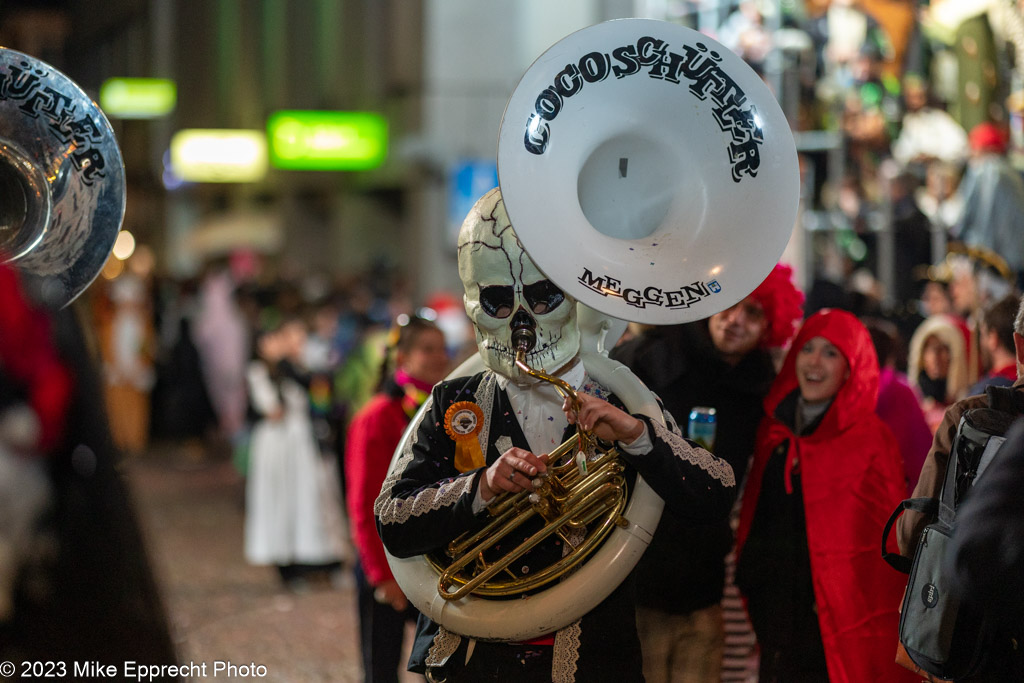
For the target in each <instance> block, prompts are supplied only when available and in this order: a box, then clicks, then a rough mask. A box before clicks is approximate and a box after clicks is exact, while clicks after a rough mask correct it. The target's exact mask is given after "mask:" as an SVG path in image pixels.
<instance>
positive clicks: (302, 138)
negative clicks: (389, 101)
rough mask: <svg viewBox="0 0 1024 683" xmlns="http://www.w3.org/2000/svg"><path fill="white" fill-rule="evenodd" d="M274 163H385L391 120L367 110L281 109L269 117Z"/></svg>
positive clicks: (323, 167)
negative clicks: (389, 121) (388, 120)
mask: <svg viewBox="0 0 1024 683" xmlns="http://www.w3.org/2000/svg"><path fill="white" fill-rule="evenodd" d="M267 137H268V139H269V141H270V163H271V164H272V165H273V166H274V167H275V168H280V169H286V170H294V171H365V170H369V169H371V168H376V167H378V166H380V165H381V164H382V163H384V159H385V158H386V157H387V153H388V122H387V120H386V119H385V118H384V117H383V116H381V115H380V114H375V113H373V112H363V111H279V112H275V113H274V114H272V115H271V116H270V118H269V119H268V120H267Z"/></svg>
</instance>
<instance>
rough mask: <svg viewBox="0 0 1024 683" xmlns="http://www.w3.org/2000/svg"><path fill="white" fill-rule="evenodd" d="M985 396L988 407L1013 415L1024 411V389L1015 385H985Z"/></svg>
mask: <svg viewBox="0 0 1024 683" xmlns="http://www.w3.org/2000/svg"><path fill="white" fill-rule="evenodd" d="M985 398H986V399H987V400H988V407H989V408H992V409H993V410H998V411H1000V412H1003V413H1010V414H1011V415H1019V414H1022V413H1024V391H1019V390H1018V389H1015V388H1014V387H1000V386H994V385H989V386H987V387H985Z"/></svg>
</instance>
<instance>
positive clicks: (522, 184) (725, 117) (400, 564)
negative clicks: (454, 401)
mask: <svg viewBox="0 0 1024 683" xmlns="http://www.w3.org/2000/svg"><path fill="white" fill-rule="evenodd" d="M498 176H499V181H500V186H501V193H502V197H503V199H504V202H505V208H506V210H507V212H508V215H509V218H510V220H511V222H512V225H513V226H514V227H515V230H516V234H517V235H518V236H519V239H520V241H521V242H522V244H523V245H524V248H525V249H526V250H527V251H528V252H529V254H530V257H531V258H532V259H533V260H534V262H535V263H536V264H537V266H538V267H539V268H540V269H541V270H542V271H543V272H544V273H545V274H546V275H547V276H548V277H549V278H550V279H551V280H552V281H553V282H554V283H555V284H557V285H558V286H559V287H561V288H562V289H563V290H565V291H566V292H568V293H569V294H571V295H572V296H573V297H575V298H576V299H577V300H578V301H579V302H580V305H581V315H580V320H581V328H582V327H583V322H584V321H586V320H589V321H590V323H589V328H590V330H593V332H592V333H591V339H590V340H589V341H588V339H587V334H588V332H587V330H585V329H584V330H582V331H583V333H584V334H583V336H584V341H583V344H582V349H581V354H580V355H581V358H582V359H583V363H584V366H585V367H586V368H587V371H588V373H589V374H590V376H591V377H593V378H594V379H596V380H597V381H599V382H601V383H602V384H604V385H605V386H607V387H608V388H609V389H611V390H612V391H613V392H614V393H616V394H617V395H618V396H619V398H621V399H622V401H623V402H624V403H625V405H626V406H627V408H628V409H629V410H630V411H631V412H634V413H643V414H646V415H649V416H650V417H652V418H653V419H657V420H661V419H662V416H661V414H660V411H659V409H658V404H657V402H656V400H655V399H654V397H653V395H651V393H650V392H649V391H648V390H647V388H646V387H644V385H643V384H642V383H641V382H640V381H639V380H638V379H636V377H635V376H634V375H633V374H632V373H631V372H629V371H628V369H626V368H625V367H624V366H622V365H621V364H618V363H615V362H614V361H611V360H609V359H608V358H607V355H606V353H602V352H601V351H600V349H601V346H602V343H603V346H604V348H609V347H610V346H612V345H613V344H614V341H615V340H614V339H605V340H603V341H595V340H594V339H593V335H594V334H598V333H600V331H601V330H602V329H604V330H606V329H608V328H609V327H610V326H613V325H610V324H609V323H608V319H618V320H630V321H636V322H642V323H648V324H675V323H684V322H690V321H694V320H700V319H703V318H707V317H709V316H711V315H713V314H714V313H716V312H718V311H722V310H725V309H726V308H728V307H730V306H732V305H733V304H735V303H737V302H738V301H740V300H742V299H743V298H744V297H746V296H747V295H748V294H749V293H750V292H752V291H753V290H754V289H755V288H756V287H757V286H758V285H759V284H760V283H761V282H762V281H763V280H764V278H765V277H766V276H767V275H768V273H769V272H770V271H771V269H772V268H773V267H774V265H775V263H776V262H777V261H778V259H779V257H780V256H781V254H782V252H783V250H784V249H785V246H786V244H787V242H788V241H789V237H790V234H791V233H792V230H793V227H794V224H795V222H796V215H797V205H798V199H799V173H798V168H797V157H796V148H795V145H794V143H793V137H792V134H791V133H790V130H789V125H788V123H787V121H786V119H785V116H784V115H783V113H782V110H781V109H780V107H779V105H778V103H777V102H776V100H775V98H774V96H773V95H772V94H771V92H770V91H769V89H768V87H767V86H766V85H765V84H764V83H763V82H762V81H761V79H760V77H758V76H757V74H756V73H755V72H754V71H753V70H752V69H751V68H750V67H749V66H748V65H747V64H746V63H744V62H743V61H742V60H741V59H740V58H739V57H738V56H736V55H735V54H733V53H732V52H730V51H729V50H728V49H726V48H725V47H723V46H722V45H720V44H719V43H717V42H715V41H714V40H712V39H710V38H708V37H707V36H705V35H703V34H700V33H697V32H695V31H692V30H690V29H687V28H684V27H682V26H678V25H676V24H670V23H667V22H660V21H653V20H645V19H623V20H616V21H609V22H606V23H603V24H598V25H596V26H593V27H590V28H587V29H583V30H581V31H578V32H576V33H573V34H571V35H569V36H568V37H566V38H564V39H563V40H561V41H559V42H558V43H556V44H555V45H554V46H552V47H551V48H550V49H548V50H547V51H546V52H545V53H544V54H543V55H542V56H541V57H540V58H539V59H538V60H537V61H536V62H534V64H533V65H532V66H531V67H530V68H529V70H528V71H527V72H526V74H525V75H524V76H523V78H522V80H521V81H520V83H519V85H518V86H517V87H516V89H515V91H514V92H513V94H512V96H511V98H510V99H509V102H508V105H507V107H506V109H505V114H504V117H503V119H502V124H501V130H500V133H499V137H498ZM587 308H589V309H596V311H598V312H599V313H598V314H597V315H595V314H594V312H593V311H586V313H584V311H585V310H586V309H587ZM601 314H603V315H604V316H607V318H605V324H604V325H603V326H602V325H601V323H600V322H594V321H595V318H596V319H599V318H600V316H601ZM618 331H619V332H620V333H621V328H619V329H618ZM480 369H482V364H481V363H480V362H479V361H478V360H476V361H475V360H474V359H471V360H470V361H468V362H467V363H465V364H463V365H462V366H461V367H460V368H458V369H457V370H456V371H455V372H454V373H452V374H453V376H460V375H466V374H471V373H473V372H476V371H479V370H480ZM409 437H410V435H409V433H408V432H407V433H406V435H405V437H404V438H403V440H402V443H401V444H400V445H399V449H398V451H397V452H396V457H395V460H397V457H398V454H399V453H401V451H402V449H403V448H404V447H405V444H406V442H407V440H408V439H409ZM393 463H394V460H393ZM662 505H663V503H662V501H661V499H660V498H659V497H658V496H657V495H656V494H655V493H654V492H653V491H652V490H651V489H650V488H649V487H648V486H647V485H646V483H645V482H644V481H643V480H642V478H639V477H638V478H637V482H636V485H635V486H634V490H633V491H632V494H631V495H630V498H629V503H628V505H627V507H626V509H625V511H624V512H623V513H622V517H621V519H620V520H619V521H620V522H622V523H621V524H620V525H619V526H618V528H616V529H615V530H614V531H612V532H611V534H610V535H609V536H608V537H607V538H606V540H605V541H604V543H603V545H601V546H600V548H598V550H597V551H596V552H594V553H593V554H592V555H590V556H589V557H588V559H587V560H586V562H585V564H583V565H582V566H579V567H577V568H576V569H574V570H573V572H572V573H571V574H569V575H567V576H565V577H563V578H561V580H559V581H558V582H557V583H554V584H553V585H551V586H550V587H547V588H545V589H544V590H542V591H540V592H534V593H529V594H524V595H523V596H522V597H521V598H520V599H515V600H508V599H488V598H485V597H480V595H477V594H471V595H469V596H466V597H461V598H459V599H454V600H445V599H443V598H442V597H441V595H440V591H439V586H438V574H437V572H436V571H435V570H434V569H432V568H431V566H430V561H428V559H427V558H425V557H418V558H410V559H398V558H394V557H391V556H390V555H389V557H388V560H389V563H390V565H391V568H392V571H393V572H394V574H395V578H396V579H397V581H398V583H399V584H400V585H401V587H402V589H403V590H404V591H405V592H406V594H407V595H408V597H409V599H410V600H411V601H412V603H413V604H414V605H416V607H417V608H418V609H419V610H420V611H422V612H423V613H424V614H426V615H427V616H429V617H430V618H431V619H433V620H434V621H436V622H438V623H439V624H441V625H442V626H444V627H445V628H447V629H448V630H449V631H452V632H454V633H458V634H461V635H467V636H471V637H476V638H481V639H487V640H510V641H521V640H527V639H530V638H533V637H536V636H539V635H542V634H545V633H550V632H552V631H554V630H556V629H558V628H561V627H564V626H566V625H568V624H570V623H572V622H573V621H575V620H577V619H579V618H580V617H581V616H582V615H584V614H586V613H587V612H589V611H590V610H591V609H593V608H594V607H595V606H596V605H597V604H598V603H600V602H601V601H602V600H603V599H604V598H605V597H607V595H608V594H609V593H611V591H613V590H614V589H615V588H616V587H617V586H618V585H619V583H621V582H622V580H624V579H625V578H626V576H628V574H629V573H630V572H631V571H632V569H633V567H634V566H635V564H636V562H637V561H638V560H639V558H640V555H641V554H642V553H643V551H644V549H646V546H647V544H648V543H649V542H650V539H651V536H652V535H653V533H654V530H655V528H656V527H657V523H658V519H659V517H660V514H661V509H662Z"/></svg>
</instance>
